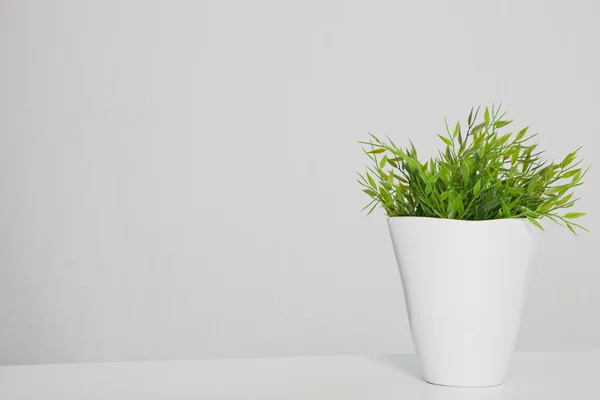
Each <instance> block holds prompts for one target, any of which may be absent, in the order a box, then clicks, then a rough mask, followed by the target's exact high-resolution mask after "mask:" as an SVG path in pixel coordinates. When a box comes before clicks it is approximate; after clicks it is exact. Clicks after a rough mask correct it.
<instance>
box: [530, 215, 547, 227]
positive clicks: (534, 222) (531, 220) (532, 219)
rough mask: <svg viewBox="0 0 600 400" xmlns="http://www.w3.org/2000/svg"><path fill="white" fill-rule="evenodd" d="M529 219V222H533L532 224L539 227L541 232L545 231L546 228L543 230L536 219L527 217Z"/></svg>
mask: <svg viewBox="0 0 600 400" xmlns="http://www.w3.org/2000/svg"><path fill="white" fill-rule="evenodd" d="M527 219H528V220H529V222H531V223H532V224H534V225H535V226H537V227H538V228H540V229H541V230H544V228H542V225H541V224H540V223H539V222H538V221H536V219H535V218H531V217H530V216H527Z"/></svg>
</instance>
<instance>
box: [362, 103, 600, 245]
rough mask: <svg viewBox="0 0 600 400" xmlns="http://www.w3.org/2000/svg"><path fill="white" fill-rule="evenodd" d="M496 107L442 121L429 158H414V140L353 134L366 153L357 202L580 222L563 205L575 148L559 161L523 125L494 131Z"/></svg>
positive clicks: (576, 180) (408, 211)
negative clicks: (361, 197) (439, 145)
mask: <svg viewBox="0 0 600 400" xmlns="http://www.w3.org/2000/svg"><path fill="white" fill-rule="evenodd" d="M500 109H501V107H497V108H496V107H494V106H492V108H491V110H490V109H489V108H487V107H486V108H485V111H484V113H483V121H480V122H478V121H477V117H478V115H479V111H480V108H477V110H475V112H474V110H473V109H472V110H471V113H470V114H469V117H468V118H467V129H466V131H465V130H463V128H462V126H461V124H460V122H459V123H457V124H456V125H455V127H454V129H452V130H451V129H450V128H449V127H448V124H447V123H446V132H447V135H446V136H442V135H438V136H439V137H440V139H441V140H442V142H444V144H445V149H444V150H443V151H439V154H438V155H437V156H436V157H435V158H430V159H429V160H427V161H425V162H421V161H420V160H419V158H418V156H417V150H416V149H415V146H414V145H413V144H412V142H411V144H410V147H409V148H406V149H401V148H400V147H398V146H396V144H394V142H393V141H392V140H391V139H389V138H387V140H385V141H384V140H380V139H379V138H377V137H376V136H375V135H373V134H371V133H369V135H370V136H371V139H370V140H369V141H366V142H360V143H361V144H362V146H363V151H364V152H365V154H366V155H367V156H368V157H369V159H370V160H371V165H370V166H368V167H367V171H366V172H365V173H364V174H360V173H359V180H358V181H359V183H360V184H361V185H362V186H363V191H364V192H365V193H366V194H367V195H368V196H369V197H371V202H370V203H369V204H368V205H367V206H366V207H365V209H367V208H369V214H370V213H371V212H372V211H373V210H374V209H375V208H376V207H377V206H378V205H381V206H382V207H383V208H384V210H385V212H386V214H387V215H388V216H418V217H433V218H447V219H459V220H472V221H480V220H490V219H500V218H527V219H529V221H531V223H533V224H534V225H536V226H537V227H539V228H540V229H543V228H542V226H541V225H540V223H539V222H538V221H537V219H539V218H549V219H551V220H552V221H554V222H556V223H558V224H560V225H563V226H566V227H567V228H569V229H570V230H571V231H572V232H573V233H575V229H574V228H580V229H583V230H586V229H585V228H584V227H582V226H581V225H579V224H577V223H575V222H573V219H575V218H579V217H581V216H583V215H585V214H584V213H581V212H567V213H564V209H568V208H570V207H572V206H573V205H574V204H575V202H577V200H579V199H578V198H573V192H572V191H571V190H572V189H573V188H575V187H577V186H580V185H582V184H583V181H582V179H583V177H584V176H585V174H586V172H587V170H588V169H589V167H588V168H587V169H582V168H580V164H581V162H582V160H579V161H576V158H577V152H578V150H579V149H577V150H575V151H573V152H572V153H569V154H567V156H566V157H565V158H564V159H563V160H562V161H561V162H560V163H554V162H549V161H548V160H543V158H542V154H543V151H539V150H537V142H534V141H533V139H534V138H536V137H537V134H534V135H528V128H529V127H525V128H523V129H521V130H520V131H518V132H517V133H516V134H513V133H512V132H510V133H504V134H501V133H500V132H499V131H500V130H501V129H502V128H505V127H507V126H508V125H509V124H511V122H512V120H507V119H505V115H506V113H501V111H500Z"/></svg>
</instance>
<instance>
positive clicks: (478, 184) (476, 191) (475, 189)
mask: <svg viewBox="0 0 600 400" xmlns="http://www.w3.org/2000/svg"><path fill="white" fill-rule="evenodd" d="M480 190H481V179H477V182H476V183H475V186H473V195H474V196H477V195H478V194H479V191H480Z"/></svg>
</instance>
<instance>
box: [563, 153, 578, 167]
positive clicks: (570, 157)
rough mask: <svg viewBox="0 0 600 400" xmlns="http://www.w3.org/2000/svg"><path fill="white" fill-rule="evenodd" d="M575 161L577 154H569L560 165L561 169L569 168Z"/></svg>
mask: <svg viewBox="0 0 600 400" xmlns="http://www.w3.org/2000/svg"><path fill="white" fill-rule="evenodd" d="M574 159H575V153H574V152H573V153H569V154H568V155H567V156H566V157H565V159H564V160H563V162H561V163H560V166H561V167H563V168H564V167H567V166H569V164H571V163H572V162H573V160H574Z"/></svg>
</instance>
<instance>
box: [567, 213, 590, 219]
mask: <svg viewBox="0 0 600 400" xmlns="http://www.w3.org/2000/svg"><path fill="white" fill-rule="evenodd" d="M584 215H585V213H582V212H570V213H566V214H565V215H564V217H565V218H569V219H573V218H579V217H583V216H584Z"/></svg>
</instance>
